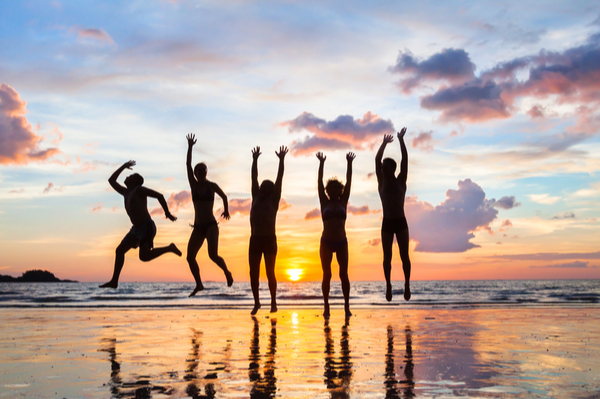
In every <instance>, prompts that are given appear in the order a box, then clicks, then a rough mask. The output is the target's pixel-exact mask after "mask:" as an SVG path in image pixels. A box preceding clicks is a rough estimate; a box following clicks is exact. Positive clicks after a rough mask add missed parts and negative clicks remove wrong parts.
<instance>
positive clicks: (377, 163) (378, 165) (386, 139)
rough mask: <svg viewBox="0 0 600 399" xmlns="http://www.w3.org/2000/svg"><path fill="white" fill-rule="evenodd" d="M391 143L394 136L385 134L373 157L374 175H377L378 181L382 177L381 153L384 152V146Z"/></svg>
mask: <svg viewBox="0 0 600 399" xmlns="http://www.w3.org/2000/svg"><path fill="white" fill-rule="evenodd" d="M392 141H394V136H392V135H391V134H386V135H385V136H383V142H382V143H381V146H380V147H379V150H378V151H377V155H375V174H376V175H377V180H378V181H379V180H381V178H382V177H383V170H382V166H381V160H382V159H383V152H384V151H385V146H387V145H388V143H391V142H392Z"/></svg>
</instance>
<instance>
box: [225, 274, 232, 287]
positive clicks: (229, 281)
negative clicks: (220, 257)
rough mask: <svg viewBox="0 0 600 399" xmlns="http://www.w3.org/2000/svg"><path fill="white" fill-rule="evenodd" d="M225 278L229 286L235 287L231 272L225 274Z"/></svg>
mask: <svg viewBox="0 0 600 399" xmlns="http://www.w3.org/2000/svg"><path fill="white" fill-rule="evenodd" d="M225 277H227V286H228V287H231V286H232V285H233V276H232V275H231V272H230V271H226V272H225Z"/></svg>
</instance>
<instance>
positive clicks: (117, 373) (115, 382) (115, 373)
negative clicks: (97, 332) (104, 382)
mask: <svg viewBox="0 0 600 399" xmlns="http://www.w3.org/2000/svg"><path fill="white" fill-rule="evenodd" d="M102 343H103V344H104V345H106V346H105V347H104V348H101V349H100V352H107V353H108V359H109V361H110V380H109V381H108V386H109V387H110V393H111V395H112V396H113V397H117V398H120V397H122V396H121V395H120V390H119V387H120V386H121V384H122V383H123V381H122V380H121V363H119V359H118V356H117V339H116V338H104V339H102Z"/></svg>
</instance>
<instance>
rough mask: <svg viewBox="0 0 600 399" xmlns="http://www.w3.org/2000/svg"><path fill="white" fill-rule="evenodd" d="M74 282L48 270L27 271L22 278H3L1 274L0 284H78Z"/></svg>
mask: <svg viewBox="0 0 600 399" xmlns="http://www.w3.org/2000/svg"><path fill="white" fill-rule="evenodd" d="M76 282H77V281H73V280H61V279H58V278H56V277H55V276H54V274H52V273H50V272H49V271H48V270H39V269H34V270H27V271H26V272H25V273H23V275H21V277H12V276H3V275H1V274H0V283H76Z"/></svg>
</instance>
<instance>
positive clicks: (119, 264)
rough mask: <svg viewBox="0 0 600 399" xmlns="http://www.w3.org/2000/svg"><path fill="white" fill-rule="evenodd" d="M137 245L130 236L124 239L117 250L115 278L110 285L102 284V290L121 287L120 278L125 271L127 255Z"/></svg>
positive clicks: (113, 277)
mask: <svg viewBox="0 0 600 399" xmlns="http://www.w3.org/2000/svg"><path fill="white" fill-rule="evenodd" d="M135 245H137V244H136V240H135V239H132V238H131V237H129V236H125V238H123V241H121V243H120V244H119V246H118V247H117V249H116V250H115V268H114V270H113V276H112V278H111V279H110V281H109V282H108V283H105V284H102V285H101V286H100V288H117V287H118V286H119V276H120V275H121V270H123V265H124V264H125V254H126V253H127V251H129V250H130V249H132V248H134V246H135Z"/></svg>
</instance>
